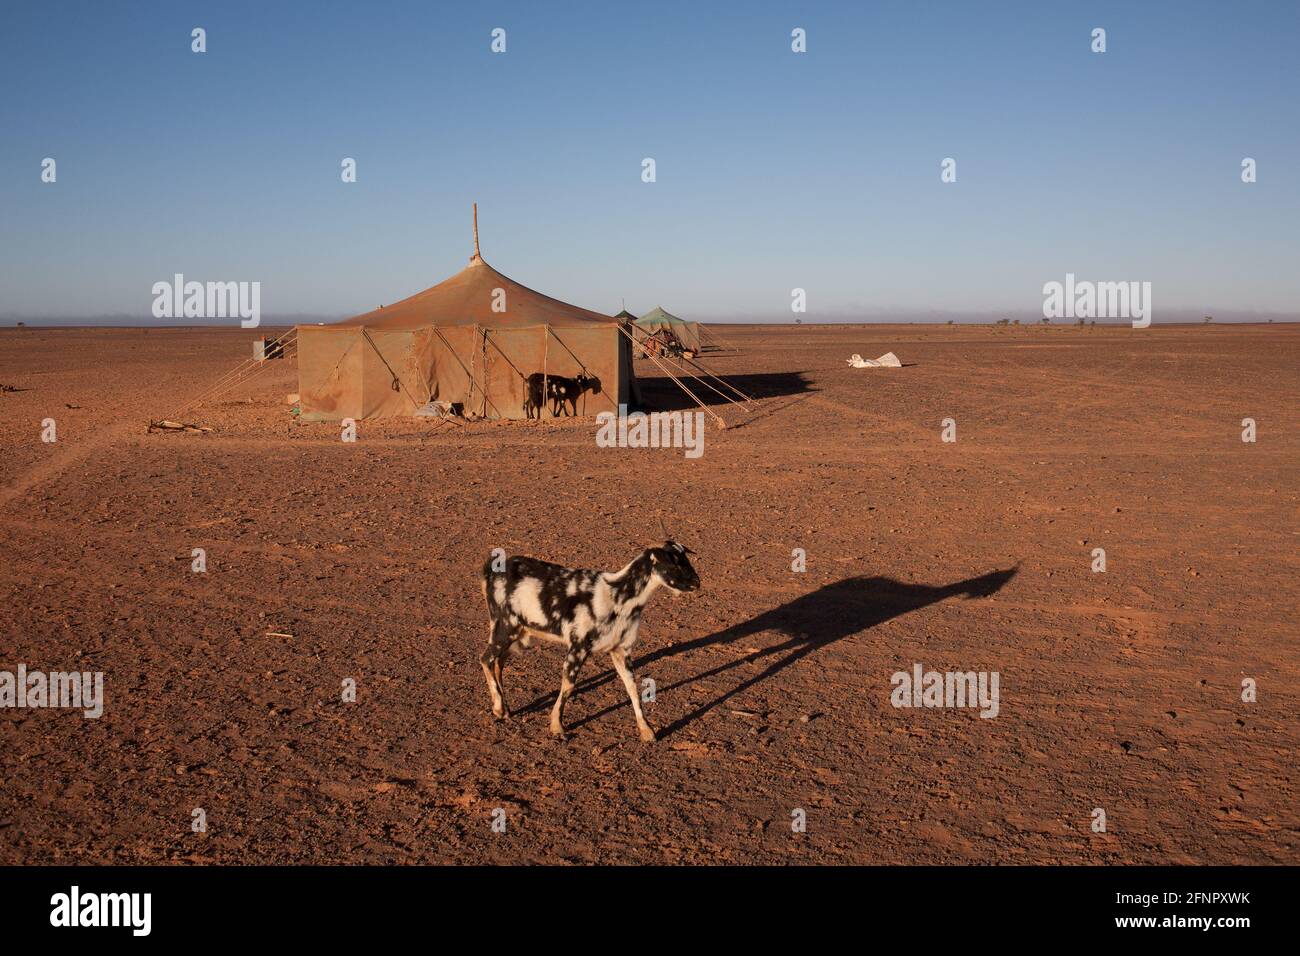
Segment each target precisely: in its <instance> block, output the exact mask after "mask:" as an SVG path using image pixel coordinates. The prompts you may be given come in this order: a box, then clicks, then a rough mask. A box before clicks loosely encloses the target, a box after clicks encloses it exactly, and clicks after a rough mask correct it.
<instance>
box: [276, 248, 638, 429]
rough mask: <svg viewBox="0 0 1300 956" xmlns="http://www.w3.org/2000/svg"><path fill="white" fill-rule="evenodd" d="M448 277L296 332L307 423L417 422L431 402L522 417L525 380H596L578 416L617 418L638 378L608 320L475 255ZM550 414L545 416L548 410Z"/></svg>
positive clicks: (486, 413) (621, 338)
mask: <svg viewBox="0 0 1300 956" xmlns="http://www.w3.org/2000/svg"><path fill="white" fill-rule="evenodd" d="M477 232H478V230H477V225H476V227H475V241H474V255H473V256H472V257H471V258H470V261H469V265H468V266H467V267H466V268H464V269H462V270H461V271H460V272H458V273H456V274H455V275H454V276H452V277H451V278H450V279H447V280H445V281H443V282H440V283H438V284H437V285H435V286H433V287H432V288H429V289H425V290H424V291H423V292H417V293H416V294H415V295H413V296H411V297H410V298H407V299H403V300H402V301H400V302H397V303H394V304H393V305H390V306H386V307H381V308H379V309H376V310H375V311H373V312H367V313H365V314H364V315H358V316H356V317H354V318H351V319H346V320H344V321H342V322H339V323H336V324H334V325H319V326H318V325H303V326H299V327H298V343H299V344H298V393H299V400H300V402H301V413H302V417H303V418H304V419H307V420H311V421H335V420H338V419H343V418H355V419H362V418H389V417H394V416H405V415H412V414H414V413H415V412H416V411H417V410H418V409H420V408H421V407H423V406H424V405H426V404H427V403H428V402H430V401H433V400H436V401H443V402H450V403H453V404H455V405H458V406H460V409H461V411H462V412H463V413H464V414H466V415H477V416H483V417H486V418H523V417H524V416H525V410H524V400H525V385H524V381H525V379H526V378H527V376H529V375H530V374H532V373H534V372H542V373H545V374H546V375H547V376H548V377H549V376H552V375H555V376H566V377H569V378H575V377H577V376H578V375H579V374H585V375H587V376H590V377H592V378H595V379H597V380H598V381H599V390H596V389H595V388H591V389H588V390H587V391H585V392H583V394H582V395H581V397H580V398H579V399H578V402H577V413H578V414H579V415H595V414H597V413H598V412H602V411H616V410H617V406H618V405H619V404H620V403H622V404H626V403H627V401H628V395H629V393H630V387H631V380H632V361H631V358H632V353H631V342H630V341H629V339H628V338H627V336H626V335H625V334H624V333H623V332H622V331H621V330H620V327H619V323H618V322H617V321H616V320H615V319H614V318H613V317H612V316H608V315H601V314H600V313H598V312H592V311H590V310H588V309H582V308H579V307H577V306H575V305H569V304H568V303H565V302H561V301H559V300H558V299H552V298H551V297H550V296H547V295H543V294H542V293H540V292H536V291H534V290H533V289H530V288H528V287H527V286H523V285H520V284H519V283H518V282H515V281H514V280H513V279H510V278H509V277H507V276H504V275H502V274H501V273H500V272H497V270H496V269H493V268H492V267H491V266H490V265H488V264H487V263H486V262H484V261H483V258H482V256H481V255H479V252H478V235H477ZM544 414H549V411H548V412H546V413H544Z"/></svg>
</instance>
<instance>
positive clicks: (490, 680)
mask: <svg viewBox="0 0 1300 956" xmlns="http://www.w3.org/2000/svg"><path fill="white" fill-rule="evenodd" d="M513 641H514V635H513V634H512V633H511V632H510V627H509V625H508V624H507V623H506V622H505V620H503V619H497V620H495V621H493V622H491V624H490V626H489V634H488V646H487V650H486V651H484V652H483V656H482V657H481V658H479V662H480V663H481V664H482V665H483V674H484V676H485V677H487V685H488V694H489V696H491V698H492V716H493V717H495V718H496V719H497V720H505V719H506V718H507V717H509V716H510V708H509V707H508V706H507V705H506V698H505V688H504V687H503V686H502V684H501V676H502V674H503V673H504V671H505V666H506V659H507V658H508V657H509V656H510V647H511V644H512V643H513Z"/></svg>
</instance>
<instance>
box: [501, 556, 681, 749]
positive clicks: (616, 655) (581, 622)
mask: <svg viewBox="0 0 1300 956" xmlns="http://www.w3.org/2000/svg"><path fill="white" fill-rule="evenodd" d="M690 554H694V552H693V551H691V550H690V549H689V548H684V547H682V546H681V545H680V544H678V543H677V542H675V541H671V540H669V541H665V542H664V545H663V547H661V548H647V549H646V550H645V551H642V552H641V554H640V555H638V556H637V557H636V558H635V559H633V560H632V561H631V562H630V563H629V564H628V565H627V566H626V567H625V568H623V569H622V570H620V571H585V570H581V569H575V568H565V567H561V566H560V565H558V564H550V563H549V562H546V561H539V560H537V559H536V558H523V557H519V558H501V557H493V558H489V559H488V561H487V563H486V564H484V565H483V597H484V598H485V599H486V600H487V606H488V619H489V625H488V626H489V634H488V647H487V650H486V651H484V653H483V657H482V663H483V673H484V674H485V675H487V683H488V693H489V694H490V695H491V696H492V713H493V715H494V716H495V717H496V718H497V720H504V719H505V718H506V717H509V716H510V708H509V707H507V706H506V702H505V696H504V691H503V689H502V686H501V675H502V673H503V672H504V671H505V667H506V660H507V659H508V658H509V657H510V652H511V651H513V650H514V649H515V646H516V645H518V646H521V647H528V646H529V645H530V644H531V643H532V639H533V638H537V639H538V640H542V641H549V642H552V643H556V644H562V645H564V647H565V648H566V650H567V653H566V654H565V658H564V669H563V671H562V672H561V677H560V693H559V696H558V697H556V698H555V706H554V707H553V708H552V709H551V733H553V734H556V735H563V734H564V702H565V701H566V700H567V699H568V697H569V695H570V694H572V693H573V687H574V684H575V683H576V682H577V680H578V672H579V671H580V670H581V669H582V665H583V663H584V662H585V661H586V660H587V657H588V656H589V655H591V654H592V653H594V652H605V653H608V654H609V658H610V661H612V662H613V664H614V670H615V671H617V672H618V676H619V677H620V678H622V680H623V686H624V687H626V688H627V695H628V697H629V698H631V700H632V712H633V713H634V714H636V726H637V729H638V730H639V731H640V733H641V739H642V740H646V741H650V740H654V739H655V732H654V730H653V729H652V728H651V727H650V725H649V724H648V723H646V719H645V714H643V713H642V712H641V700H640V698H639V696H638V695H637V690H636V683H635V681H634V680H633V678H632V671H631V670H630V669H629V668H628V666H627V655H628V652H629V651H630V650H631V649H632V645H633V644H635V643H636V639H637V630H638V628H639V627H640V625H641V611H642V609H643V608H644V607H645V605H646V602H647V601H649V600H650V596H651V595H653V594H654V592H655V591H656V590H658V589H659V587H661V586H662V587H666V588H668V590H670V591H672V592H673V593H675V594H680V593H682V592H683V591H696V590H698V589H699V587H700V576H699V575H698V574H696V573H695V568H693V567H691V562H690V559H689V558H688V557H687V555H690Z"/></svg>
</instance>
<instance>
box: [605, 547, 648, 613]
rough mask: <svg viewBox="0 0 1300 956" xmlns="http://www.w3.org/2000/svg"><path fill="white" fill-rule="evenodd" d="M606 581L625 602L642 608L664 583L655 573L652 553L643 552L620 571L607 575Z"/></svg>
mask: <svg viewBox="0 0 1300 956" xmlns="http://www.w3.org/2000/svg"><path fill="white" fill-rule="evenodd" d="M605 580H606V581H607V582H609V586H610V587H611V588H613V589H614V590H615V591H616V592H621V595H620V596H621V598H622V600H623V601H626V602H631V603H632V604H635V605H637V606H642V605H644V604H645V603H646V601H648V600H650V596H651V595H652V594H654V593H655V591H657V590H659V585H660V584H661V583H662V582H661V581H660V580H659V576H658V575H657V574H655V573H654V563H653V562H652V561H651V560H650V552H649V551H642V552H641V553H640V554H639V555H637V557H635V558H633V559H632V560H631V561H629V562H628V563H627V564H626V565H624V566H623V567H622V568H621V569H620V570H618V571H610V572H607V573H606V574H605Z"/></svg>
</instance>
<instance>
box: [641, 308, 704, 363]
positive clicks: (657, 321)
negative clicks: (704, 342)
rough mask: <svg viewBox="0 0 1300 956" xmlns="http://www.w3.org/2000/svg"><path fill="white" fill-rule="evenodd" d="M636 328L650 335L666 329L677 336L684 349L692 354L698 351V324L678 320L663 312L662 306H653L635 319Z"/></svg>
mask: <svg viewBox="0 0 1300 956" xmlns="http://www.w3.org/2000/svg"><path fill="white" fill-rule="evenodd" d="M636 326H637V328H638V329H640V330H641V331H642V332H646V333H648V334H651V335H653V334H654V333H655V332H658V331H659V330H660V329H667V330H668V331H670V332H672V333H673V335H675V336H677V340H678V341H679V342H681V343H682V345H683V346H684V347H685V348H688V349H690V350H691V351H692V352H698V351H700V345H701V342H700V323H698V322H688V321H686V320H685V319H679V318H677V316H675V315H672V314H670V313H668V312H665V311H664V310H663V307H662V306H658V305H657V306H655V307H654V308H653V309H651V310H650V311H649V312H647V313H646V314H645V315H643V316H641V318H639V319H637V320H636Z"/></svg>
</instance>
